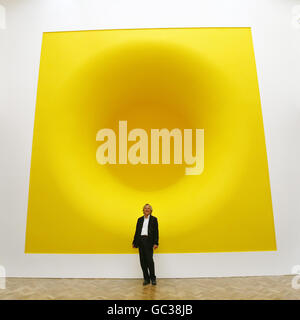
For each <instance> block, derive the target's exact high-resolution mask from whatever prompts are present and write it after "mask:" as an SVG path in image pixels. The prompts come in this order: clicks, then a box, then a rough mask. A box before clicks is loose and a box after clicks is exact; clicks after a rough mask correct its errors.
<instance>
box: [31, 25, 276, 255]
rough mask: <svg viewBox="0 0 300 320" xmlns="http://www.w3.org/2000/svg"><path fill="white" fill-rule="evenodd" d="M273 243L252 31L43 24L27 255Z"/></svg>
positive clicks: (252, 247)
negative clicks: (150, 223) (149, 236)
mask: <svg viewBox="0 0 300 320" xmlns="http://www.w3.org/2000/svg"><path fill="white" fill-rule="evenodd" d="M145 203H150V204H151V205H152V207H153V215H154V216H156V217H157V218H158V224H159V236H160V237H159V248H158V249H157V250H156V252H157V253H188V252H224V251H227V252H228V251H259V250H276V240H275V232H274V221H273V212H272V199H271V191H270V182H269V172H268V162H267V154H266V146H265V138H264V127H263V119H262V111H261V105H260V95H259V88H258V81H257V74H256V66H255V58H254V50H253V43H252V37H251V29H250V28H178V29H176V28H175V29H135V30H95V31H75V32H50V33H44V34H43V41H42V50H41V60H40V70H39V80H38V91H37V102H36V112H35V123H34V133H33V145H32V159H31V171H30V184H29V199H28V215H27V229H26V243H25V252H26V253H119V254H124V253H137V249H133V248H132V246H131V243H132V240H133V236H134V231H135V225H136V221H137V218H138V217H139V216H142V208H143V205H144V204H145Z"/></svg>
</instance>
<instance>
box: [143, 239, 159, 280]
mask: <svg viewBox="0 0 300 320" xmlns="http://www.w3.org/2000/svg"><path fill="white" fill-rule="evenodd" d="M139 254H140V262H141V267H142V270H143V274H144V279H145V280H146V281H149V280H150V279H151V280H155V279H156V276H155V271H154V261H153V246H152V243H150V242H149V238H148V237H144V236H141V241H140V245H139ZM148 270H149V271H148Z"/></svg>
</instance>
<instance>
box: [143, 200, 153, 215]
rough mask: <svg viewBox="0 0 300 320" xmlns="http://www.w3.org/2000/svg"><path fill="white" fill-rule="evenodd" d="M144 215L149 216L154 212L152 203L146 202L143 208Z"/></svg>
mask: <svg viewBox="0 0 300 320" xmlns="http://www.w3.org/2000/svg"><path fill="white" fill-rule="evenodd" d="M143 212H144V215H145V216H146V217H148V216H149V215H150V214H151V213H152V207H151V206H150V204H148V203H146V204H145V205H144V208H143Z"/></svg>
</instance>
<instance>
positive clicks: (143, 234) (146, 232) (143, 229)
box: [141, 214, 150, 236]
mask: <svg viewBox="0 0 300 320" xmlns="http://www.w3.org/2000/svg"><path fill="white" fill-rule="evenodd" d="M149 220H150V214H149V216H148V218H147V219H146V218H145V216H144V222H143V227H142V232H141V236H147V235H148V224H149Z"/></svg>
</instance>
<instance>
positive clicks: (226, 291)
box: [0, 276, 300, 300]
mask: <svg viewBox="0 0 300 320" xmlns="http://www.w3.org/2000/svg"><path fill="white" fill-rule="evenodd" d="M292 278H293V276H271V277H270V276H268V277H230V278H196V279H157V285H156V286H152V285H148V286H145V287H144V286H142V280H141V279H45V278H8V279H6V289H0V300H3V299H68V300H74V299H108V300H110V299H122V300H123V299H124V300H126V299H151V300H154V299H163V300H168V299H264V300H265V299H267V300H273V299H275V300H278V299H288V300H290V299H297V300H300V290H295V289H293V288H292V286H291V280H292Z"/></svg>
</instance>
